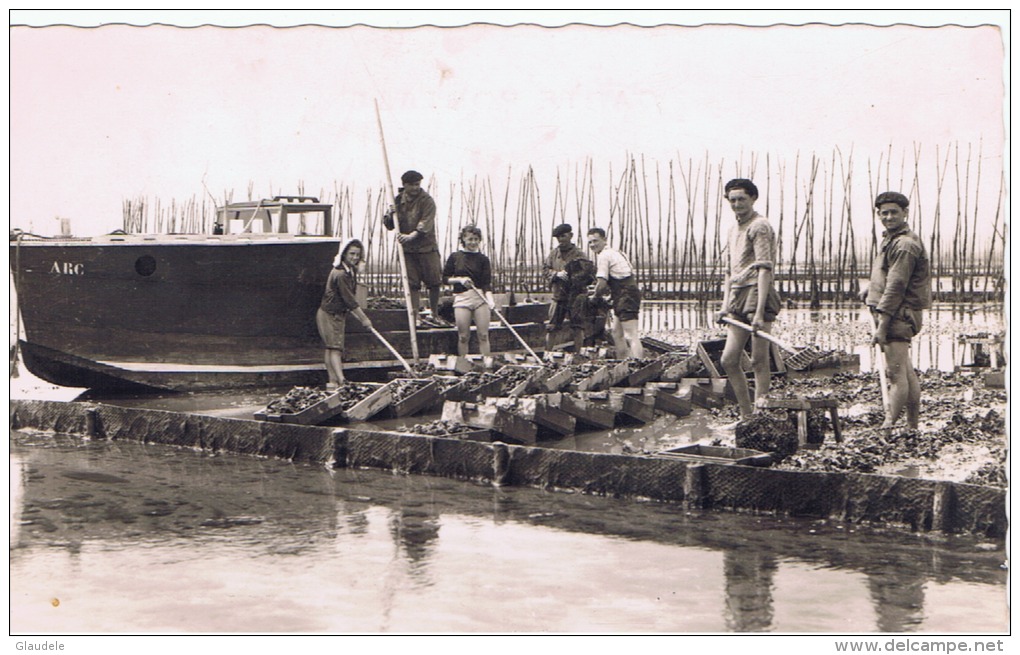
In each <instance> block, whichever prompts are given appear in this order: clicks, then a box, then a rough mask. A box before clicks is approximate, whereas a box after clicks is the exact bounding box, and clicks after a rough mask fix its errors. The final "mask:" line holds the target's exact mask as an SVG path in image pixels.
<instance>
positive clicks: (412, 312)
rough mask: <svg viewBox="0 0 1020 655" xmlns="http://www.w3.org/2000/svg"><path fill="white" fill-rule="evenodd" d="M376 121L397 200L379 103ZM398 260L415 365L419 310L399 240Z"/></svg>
mask: <svg viewBox="0 0 1020 655" xmlns="http://www.w3.org/2000/svg"><path fill="white" fill-rule="evenodd" d="M375 120H376V122H377V123H378V124H379V143H381V144H382V156H383V163H384V164H385V165H386V187H387V188H388V189H389V192H390V198H396V197H397V194H396V193H394V191H393V179H392V178H391V177H390V158H389V155H387V154H386V138H385V137H384V136H383V129H382V117H381V116H380V115H379V101H378V100H376V101H375ZM394 231H395V232H396V233H397V234H396V235H395V236H394V238H395V239H396V236H399V234H400V221H399V220H398V221H397V222H396V230H394ZM397 259H399V260H400V279H401V282H403V285H402V286H403V288H404V303H405V304H406V305H407V330H408V332H410V333H411V355H412V357H414V363H415V364H417V363H418V330H417V327H418V326H417V318H418V316H417V315H418V308H417V307H412V306H411V283H410V282H409V281H408V279H407V262H405V261H404V247H403V245H401V244H400V241H399V240H397Z"/></svg>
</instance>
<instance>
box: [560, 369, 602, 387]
mask: <svg viewBox="0 0 1020 655" xmlns="http://www.w3.org/2000/svg"><path fill="white" fill-rule="evenodd" d="M608 386H610V385H609V367H608V366H600V367H599V368H597V369H596V370H595V372H593V373H592V374H591V375H589V376H588V377H586V378H584V379H583V380H581V381H580V382H577V383H574V382H571V383H570V384H568V385H567V388H568V389H570V390H572V391H599V390H601V389H605V388H606V387H608Z"/></svg>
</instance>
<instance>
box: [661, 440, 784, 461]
mask: <svg viewBox="0 0 1020 655" xmlns="http://www.w3.org/2000/svg"><path fill="white" fill-rule="evenodd" d="M656 455H658V456H660V457H678V458H680V459H690V460H697V461H702V462H712V463H715V464H735V465H740V466H771V465H772V455H771V454H770V453H765V452H762V451H760V450H751V449H750V448H728V447H726V446H708V445H705V444H700V443H697V444H690V445H687V446H680V447H679V448H670V449H669V450H664V451H661V452H658V453H656Z"/></svg>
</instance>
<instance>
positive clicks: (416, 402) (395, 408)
mask: <svg viewBox="0 0 1020 655" xmlns="http://www.w3.org/2000/svg"><path fill="white" fill-rule="evenodd" d="M401 383H403V379H401V380H394V381H393V382H390V383H387V386H388V387H390V393H391V395H392V393H393V387H395V386H396V385H397V384H401ZM439 402H440V393H439V383H438V382H437V381H436V380H434V379H433V380H429V381H428V382H427V383H426V384H425V386H423V387H421V388H420V389H418V390H417V391H415V392H414V393H412V394H410V395H408V396H406V397H405V398H403V399H401V400H399V401H397V400H394V401H393V402H392V403H391V405H390V407H389V410H388V411H389V413H390V415H392V416H393V417H395V418H402V417H404V416H412V415H414V414H418V413H421V412H424V411H426V410H429V409H431V408H433V407H435V406H436V405H438V404H439Z"/></svg>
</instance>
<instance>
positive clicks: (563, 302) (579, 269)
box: [542, 223, 595, 351]
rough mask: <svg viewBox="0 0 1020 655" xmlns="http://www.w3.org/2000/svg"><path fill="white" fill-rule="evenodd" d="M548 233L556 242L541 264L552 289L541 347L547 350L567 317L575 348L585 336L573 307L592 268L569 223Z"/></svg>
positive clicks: (588, 283) (586, 282)
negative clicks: (574, 240)
mask: <svg viewBox="0 0 1020 655" xmlns="http://www.w3.org/2000/svg"><path fill="white" fill-rule="evenodd" d="M552 235H553V238H555V239H556V240H557V241H558V242H559V243H558V245H557V246H556V247H555V248H553V250H552V252H550V253H549V255H548V256H547V257H546V258H545V262H544V264H543V265H542V273H543V275H544V276H545V280H546V284H548V285H549V290H550V291H551V292H552V304H550V305H549V320H548V322H547V323H546V326H545V328H546V336H545V349H546V350H550V349H551V348H552V347H553V346H554V345H555V344H554V343H553V342H552V338H553V335H554V334H555V333H556V332H557V331H558V330H560V329H561V328H562V327H563V320H564V319H566V318H570V328H571V331H572V332H573V337H574V350H575V351H576V350H579V349H580V348H581V346H582V345H583V343H584V337H585V335H584V325H583V319H582V317H581V316H580V315H578V311H577V310H576V309H575V305H576V304H577V303H575V300H576V299H577V297H578V296H584V295H585V290H586V288H587V287H588V285H590V284H591V283H592V282H594V281H595V276H594V270H595V267H594V264H592V262H591V260H590V259H588V256H587V255H585V254H584V251H583V250H581V249H580V248H578V247H577V246H575V245H574V242H573V239H574V231H573V228H571V227H570V225H568V224H566V223H563V224H562V225H557V226H556V227H554V228H553V231H552ZM571 273H573V274H574V275H573V276H572V275H571Z"/></svg>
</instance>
